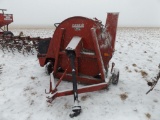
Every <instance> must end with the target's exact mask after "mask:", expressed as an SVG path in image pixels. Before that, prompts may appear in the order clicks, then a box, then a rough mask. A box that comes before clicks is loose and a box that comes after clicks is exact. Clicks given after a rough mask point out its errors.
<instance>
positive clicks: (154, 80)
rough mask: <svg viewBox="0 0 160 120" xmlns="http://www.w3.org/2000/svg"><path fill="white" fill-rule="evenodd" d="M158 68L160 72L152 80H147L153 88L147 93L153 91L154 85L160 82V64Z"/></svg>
mask: <svg viewBox="0 0 160 120" xmlns="http://www.w3.org/2000/svg"><path fill="white" fill-rule="evenodd" d="M158 68H159V72H158V74H157V76H156V77H154V78H153V79H152V82H147V84H148V86H150V87H151V88H150V89H149V90H148V91H147V92H146V94H148V93H149V92H151V91H152V90H153V89H154V87H155V86H156V84H157V83H158V80H159V79H160V64H159V66H158Z"/></svg>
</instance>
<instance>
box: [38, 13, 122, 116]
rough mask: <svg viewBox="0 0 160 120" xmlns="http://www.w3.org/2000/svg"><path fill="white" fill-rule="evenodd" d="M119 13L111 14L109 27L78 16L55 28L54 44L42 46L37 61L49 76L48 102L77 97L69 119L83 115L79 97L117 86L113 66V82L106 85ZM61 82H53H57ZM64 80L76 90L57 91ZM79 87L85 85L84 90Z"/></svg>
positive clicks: (42, 43)
mask: <svg viewBox="0 0 160 120" xmlns="http://www.w3.org/2000/svg"><path fill="white" fill-rule="evenodd" d="M117 21H118V13H108V15H107V20H106V24H105V25H103V24H102V22H101V21H100V20H98V19H97V18H94V19H89V18H86V17H81V16H75V17H71V18H68V19H65V20H64V21H62V22H61V23H59V24H56V25H55V26H56V30H55V32H54V35H53V38H52V39H51V40H48V41H47V40H44V41H40V42H39V47H38V59H39V63H40V66H42V67H43V66H45V65H46V69H47V70H48V73H49V74H50V87H49V91H48V92H47V91H45V92H46V94H49V95H50V96H48V97H47V98H48V100H47V101H48V102H50V103H51V102H52V101H53V100H54V99H55V98H57V97H60V96H66V95H72V94H73V96H74V105H73V108H72V113H71V114H70V117H75V116H77V115H79V114H80V113H81V106H80V105H79V100H78V94H80V93H85V92H92V91H97V90H102V89H107V88H108V86H109V85H110V83H113V84H118V80H119V70H118V69H116V68H114V65H115V64H112V69H111V74H112V75H111V78H110V79H109V80H108V81H107V79H106V77H107V73H108V68H109V61H110V60H111V58H112V56H113V53H114V51H115V48H114V47H115V38H116V29H117ZM54 78H56V79H59V80H58V81H56V82H54V81H55V79H54ZM62 80H66V81H70V82H72V83H73V89H71V90H64V91H58V86H59V84H60V83H61V81H62ZM77 83H82V84H86V85H88V86H84V87H82V88H78V87H77Z"/></svg>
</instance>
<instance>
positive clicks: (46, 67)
mask: <svg viewBox="0 0 160 120" xmlns="http://www.w3.org/2000/svg"><path fill="white" fill-rule="evenodd" d="M45 70H46V73H47V74H48V75H50V73H51V72H52V71H53V64H52V63H51V62H48V63H47V64H46V66H45Z"/></svg>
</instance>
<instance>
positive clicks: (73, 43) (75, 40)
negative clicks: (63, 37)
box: [66, 36, 82, 50]
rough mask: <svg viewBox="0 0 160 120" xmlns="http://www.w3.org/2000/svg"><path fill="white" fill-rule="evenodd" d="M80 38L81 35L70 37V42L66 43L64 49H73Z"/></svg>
mask: <svg viewBox="0 0 160 120" xmlns="http://www.w3.org/2000/svg"><path fill="white" fill-rule="evenodd" d="M81 39H82V38H81V37H78V36H74V37H73V38H72V39H71V41H70V43H69V44H68V45H67V47H66V50H75V49H76V47H77V46H78V44H79V42H80V41H81Z"/></svg>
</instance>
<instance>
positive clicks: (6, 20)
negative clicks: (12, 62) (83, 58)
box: [0, 9, 51, 54]
mask: <svg viewBox="0 0 160 120" xmlns="http://www.w3.org/2000/svg"><path fill="white" fill-rule="evenodd" d="M5 11H7V10H6V9H0V49H1V50H2V51H3V53H5V51H8V52H10V51H11V52H12V53H13V54H14V52H15V51H16V50H17V51H18V52H22V53H23V54H25V53H27V54H29V53H32V54H34V51H37V49H38V43H39V41H40V40H50V39H51V38H40V37H35V38H33V37H30V36H24V35H23V32H21V33H20V34H19V35H18V36H14V34H13V33H12V32H11V31H9V24H11V23H12V22H13V14H5V13H4V12H5ZM36 54H37V53H36Z"/></svg>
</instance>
